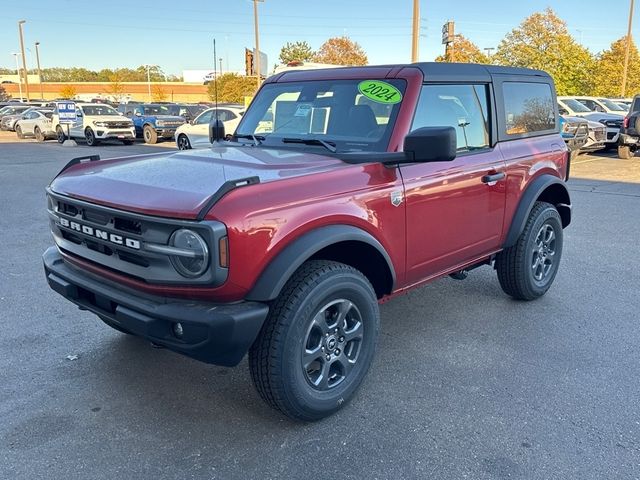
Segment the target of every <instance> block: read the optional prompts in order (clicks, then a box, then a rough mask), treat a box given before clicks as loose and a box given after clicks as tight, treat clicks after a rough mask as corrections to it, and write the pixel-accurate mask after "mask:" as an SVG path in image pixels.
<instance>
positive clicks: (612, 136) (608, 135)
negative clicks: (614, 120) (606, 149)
mask: <svg viewBox="0 0 640 480" xmlns="http://www.w3.org/2000/svg"><path fill="white" fill-rule="evenodd" d="M616 135H617V133H616V132H608V133H607V140H613V138H614V137H615V136H616Z"/></svg>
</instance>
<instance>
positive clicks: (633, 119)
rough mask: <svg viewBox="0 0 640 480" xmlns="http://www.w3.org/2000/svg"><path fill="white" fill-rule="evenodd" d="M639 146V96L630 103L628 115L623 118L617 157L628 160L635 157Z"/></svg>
mask: <svg viewBox="0 0 640 480" xmlns="http://www.w3.org/2000/svg"><path fill="white" fill-rule="evenodd" d="M639 145H640V95H636V96H635V97H634V98H633V102H631V107H630V109H629V113H628V114H627V116H626V117H625V118H624V120H623V123H622V130H621V131H620V141H619V143H618V157H620V158H624V159H628V158H632V157H634V156H635V154H636V152H637V151H638V147H639Z"/></svg>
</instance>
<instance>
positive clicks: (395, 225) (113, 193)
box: [52, 67, 567, 302]
mask: <svg viewBox="0 0 640 480" xmlns="http://www.w3.org/2000/svg"><path fill="white" fill-rule="evenodd" d="M324 77H326V78H327V79H335V78H362V79H366V78H381V79H383V78H403V79H405V80H406V81H407V87H406V90H405V93H404V99H403V104H402V106H401V108H400V111H399V115H398V118H397V121H396V125H395V129H394V131H393V133H392V135H391V139H390V142H389V146H388V151H389V152H394V151H400V150H402V143H403V139H404V137H405V136H406V135H407V133H409V130H410V127H411V123H412V120H413V116H414V110H415V106H416V104H417V100H418V96H419V93H420V88H421V86H422V82H423V76H422V73H421V72H420V70H418V69H416V68H411V67H379V68H377V69H375V71H374V70H372V69H369V70H367V71H366V72H365V71H361V70H360V71H358V70H349V69H345V70H327V71H322V72H318V71H316V72H312V71H310V72H298V73H297V74H296V80H304V79H309V80H311V79H313V80H321V79H323V78H324ZM372 160H375V154H372ZM566 162H567V154H566V151H565V147H564V142H563V141H562V139H561V137H560V136H559V135H557V138H556V136H554V135H546V136H541V137H535V138H530V139H521V140H516V141H512V142H503V143H499V144H497V145H496V147H495V148H493V149H492V150H490V151H488V152H486V153H481V154H475V155H461V156H459V157H458V158H456V159H455V160H454V161H451V162H436V163H415V164H407V165H402V166H400V167H399V168H398V167H386V166H384V165H382V164H380V163H370V164H361V165H350V164H347V163H344V162H342V161H340V160H336V159H335V158H331V157H329V156H323V155H315V154H309V153H306V152H305V153H301V152H295V151H292V150H274V149H264V150H263V149H259V148H256V149H252V148H244V149H241V148H224V147H219V148H213V149H212V150H203V151H192V152H187V153H180V154H176V155H172V156H166V157H158V156H156V155H152V156H144V157H138V158H132V159H123V160H111V161H103V162H99V163H97V164H92V163H89V164H83V165H79V166H76V167H73V168H71V169H69V170H68V171H67V172H65V173H64V174H63V175H61V176H60V177H58V178H57V179H56V180H55V181H54V182H53V183H52V189H53V190H54V191H56V192H58V193H61V194H63V195H68V196H70V197H74V198H79V199H82V200H86V201H89V202H93V203H98V204H101V205H107V206H111V207H114V208H119V209H122V210H126V211H133V212H138V213H144V214H148V215H156V216H160V217H171V218H183V219H194V218H195V217H196V215H197V213H198V212H199V210H200V209H201V208H202V206H203V205H204V203H205V202H206V199H207V198H208V196H209V195H211V194H212V193H214V192H215V191H216V190H217V188H218V187H219V186H220V185H221V183H222V182H223V181H224V180H225V179H227V180H228V179H237V178H243V177H248V176H251V175H259V176H261V183H259V184H257V185H251V186H248V187H243V188H238V189H236V190H233V191H231V192H230V193H228V194H227V195H225V196H224V197H223V198H222V199H221V200H220V201H219V202H218V203H217V204H216V205H215V206H214V207H213V208H212V209H211V210H210V211H209V212H208V214H207V219H210V220H218V221H221V222H223V223H224V224H225V225H226V226H227V231H228V237H229V252H230V268H229V277H228V279H227V281H226V282H225V283H224V284H223V285H222V286H220V287H218V288H203V287H199V288H193V287H189V286H185V287H167V286H158V285H149V284H146V283H143V282H140V281H135V280H132V279H130V278H127V277H124V276H122V275H118V274H116V273H113V272H106V271H105V270H103V269H101V268H100V267H97V266H94V265H91V264H88V263H87V262H85V261H82V260H78V259H72V261H73V262H74V263H76V264H77V265H79V266H81V267H82V268H85V269H90V270H91V271H93V273H97V274H102V275H104V276H105V277H107V278H109V279H111V280H116V281H118V282H120V283H123V284H126V285H129V286H130V287H133V288H137V289H140V290H144V291H147V292H150V293H156V294H160V295H166V296H178V297H189V298H201V299H205V298H206V299H209V300H215V301H220V302H231V301H239V300H242V299H243V298H244V297H245V295H246V294H247V293H248V292H249V291H250V289H251V288H252V287H253V285H254V284H255V282H256V281H257V279H258V278H259V276H260V274H261V272H262V271H263V270H264V269H265V268H266V267H267V265H269V263H270V262H271V261H272V260H273V259H274V258H275V257H276V255H277V254H278V253H279V252H281V251H282V250H283V249H284V248H285V247H286V246H287V245H289V244H290V243H291V242H292V241H294V240H295V239H296V238H299V237H300V235H302V234H304V233H305V232H309V231H311V230H314V229H316V228H318V227H321V226H325V225H335V224H341V225H353V226H355V227H358V228H360V229H362V230H364V231H366V232H368V233H370V234H371V235H372V236H373V237H375V238H376V239H377V240H378V241H379V242H380V243H381V244H382V246H383V247H384V248H385V250H386V251H387V253H388V254H389V256H390V258H391V261H392V263H393V266H394V269H395V272H396V284H395V287H394V292H392V295H393V294H397V293H400V292H403V291H404V290H406V289H408V288H411V287H413V286H416V285H419V284H422V283H424V282H426V281H428V280H430V279H433V278H436V277H439V276H442V275H445V274H447V273H451V272H454V271H457V270H460V269H461V268H463V267H464V266H467V265H471V264H474V263H477V262H478V261H481V260H483V259H487V258H489V257H490V256H491V255H492V254H494V253H496V252H497V251H499V250H500V249H501V246H502V244H503V243H504V239H505V236H506V233H507V230H508V228H509V225H510V224H511V219H512V217H513V215H514V213H515V209H516V207H517V205H518V201H519V199H520V198H521V195H522V193H523V191H524V189H525V188H526V187H527V185H529V183H530V182H531V180H532V179H534V178H536V177H537V176H538V175H541V174H544V173H550V174H552V175H554V176H556V177H559V178H564V176H565V171H566V168H567V163H566ZM496 172H505V173H506V179H505V180H503V181H498V182H497V183H496V184H495V185H487V184H485V183H482V181H481V177H482V176H484V175H487V174H490V173H496ZM392 192H402V193H403V195H404V201H403V202H402V203H401V204H400V205H399V206H397V207H396V206H393V205H392V203H391V201H390V198H391V193H392Z"/></svg>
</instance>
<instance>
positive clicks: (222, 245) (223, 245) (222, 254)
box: [218, 237, 229, 268]
mask: <svg viewBox="0 0 640 480" xmlns="http://www.w3.org/2000/svg"><path fill="white" fill-rule="evenodd" d="M218 257H219V261H220V266H221V267H223V268H229V237H222V238H221V239H220V240H218Z"/></svg>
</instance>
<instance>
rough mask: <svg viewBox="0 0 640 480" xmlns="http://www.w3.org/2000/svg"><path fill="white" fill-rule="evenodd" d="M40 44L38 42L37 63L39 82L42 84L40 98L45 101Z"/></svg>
mask: <svg viewBox="0 0 640 480" xmlns="http://www.w3.org/2000/svg"><path fill="white" fill-rule="evenodd" d="M39 46H40V42H36V62H37V63H38V82H39V83H40V98H41V99H42V100H44V93H43V91H42V70H41V69H40V49H39V48H38V47H39Z"/></svg>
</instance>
